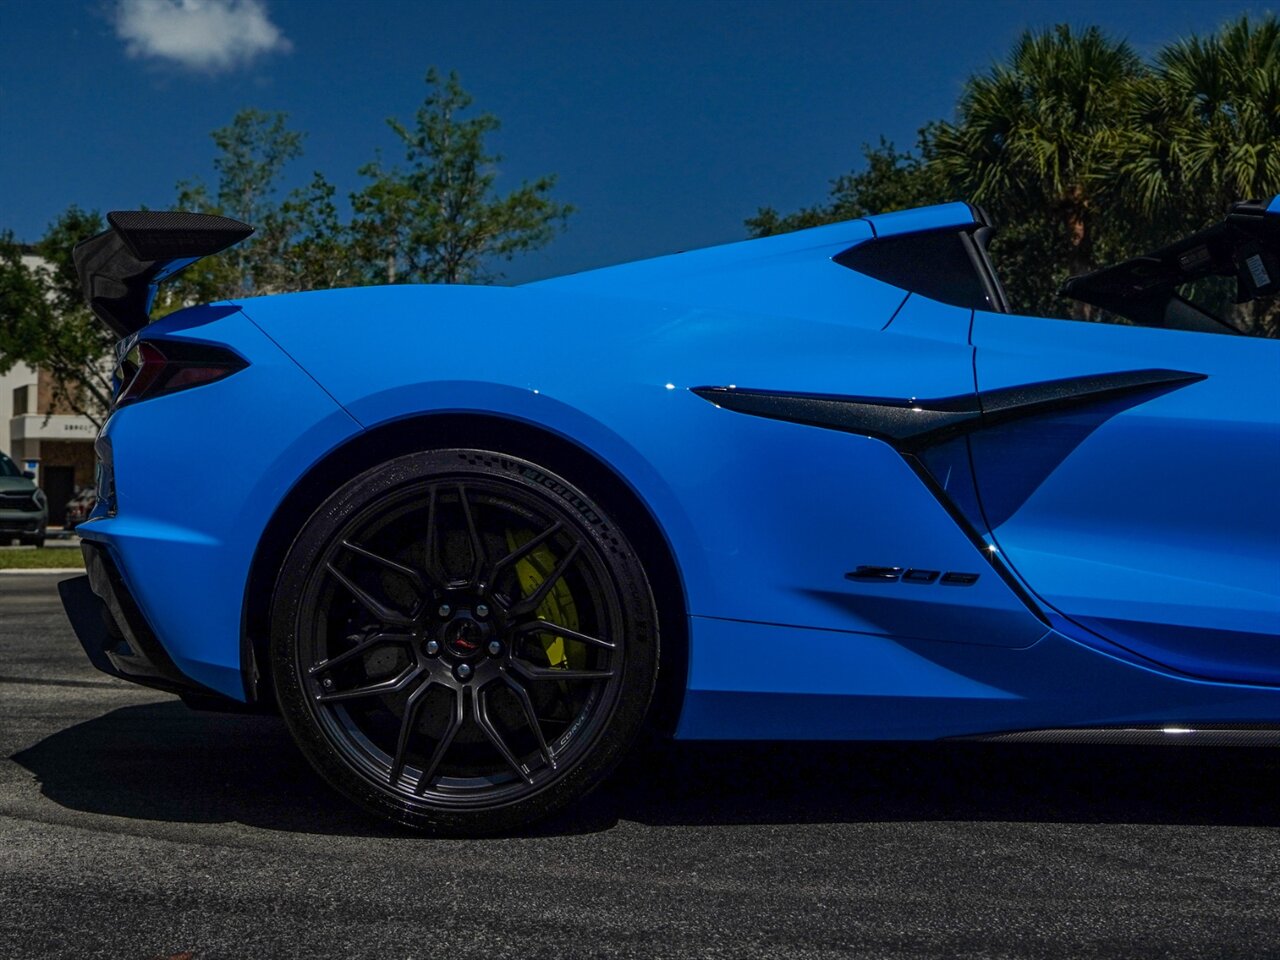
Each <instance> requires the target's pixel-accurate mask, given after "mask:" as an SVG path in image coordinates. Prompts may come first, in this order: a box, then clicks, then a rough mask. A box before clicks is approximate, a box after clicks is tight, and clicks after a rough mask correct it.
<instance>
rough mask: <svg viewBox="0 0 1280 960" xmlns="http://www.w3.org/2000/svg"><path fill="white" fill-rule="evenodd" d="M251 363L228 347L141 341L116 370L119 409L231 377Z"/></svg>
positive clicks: (166, 341)
mask: <svg viewBox="0 0 1280 960" xmlns="http://www.w3.org/2000/svg"><path fill="white" fill-rule="evenodd" d="M246 366H248V364H247V363H246V362H245V361H244V359H243V358H242V357H240V356H239V355H238V354H235V353H233V352H232V351H230V350H228V349H226V348H225V347H216V346H213V345H211V344H204V343H188V342H186V341H183V340H140V341H138V342H137V343H136V344H134V346H133V349H131V350H130V351H129V352H128V353H127V354H125V356H124V358H123V359H122V360H121V361H120V366H119V367H118V368H117V370H116V380H117V382H118V383H119V387H118V391H119V392H118V393H117V394H116V397H115V405H116V406H117V407H119V406H122V405H124V404H126V403H133V402H135V401H137V400H147V399H150V398H151V397H159V396H163V395H164V394H166V393H176V392H177V391H179V390H187V389H189V388H191V387H198V386H201V385H203V384H206V383H214V382H216V381H218V380H221V379H222V378H223V377H229V376H231V374H233V373H235V372H236V371H237V370H243V369H244V368H245V367H246Z"/></svg>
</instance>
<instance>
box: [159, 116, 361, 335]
mask: <svg viewBox="0 0 1280 960" xmlns="http://www.w3.org/2000/svg"><path fill="white" fill-rule="evenodd" d="M287 121H288V118H287V116H286V114H284V113H281V112H278V111H277V112H265V111H262V110H255V109H245V110H241V111H239V112H238V113H237V114H236V115H235V116H234V117H232V119H231V122H230V123H229V124H227V125H226V126H225V127H219V128H218V129H216V130H214V131H213V133H212V134H211V135H210V136H211V137H212V139H213V144H214V147H215V148H216V150H217V153H216V154H215V156H214V160H213V168H214V171H215V172H216V174H217V183H216V185H215V186H214V187H213V188H212V189H211V188H210V187H209V186H208V185H206V184H205V183H204V182H203V181H201V180H199V179H196V180H184V181H181V182H180V183H179V184H178V187H177V208H178V209H180V210H195V211H199V212H201V213H212V214H217V215H219V216H224V217H234V218H235V219H237V220H242V221H244V222H245V223H248V224H250V225H252V226H253V227H254V228H255V233H254V235H253V236H252V237H250V238H249V239H248V240H246V241H245V242H244V243H241V244H238V245H237V246H235V247H233V248H232V249H231V250H228V251H226V252H225V253H223V254H220V255H219V256H217V257H209V258H206V259H204V260H201V261H199V262H198V263H196V264H194V265H193V266H191V267H189V268H188V269H187V270H185V271H184V272H183V273H181V274H179V275H178V277H177V278H176V279H175V280H174V282H172V283H171V284H168V285H166V286H165V287H162V288H161V294H160V296H159V297H158V301H157V304H156V309H155V311H154V315H156V316H160V315H162V314H163V313H165V312H168V311H170V310H174V309H177V308H179V307H181V306H184V305H186V304H189V303H202V302H206V301H209V300H220V299H228V298H237V297H246V296H254V295H257V294H263V293H280V292H284V291H289V290H300V289H305V288H306V286H305V285H306V284H308V283H313V285H315V286H331V285H334V284H333V283H332V282H326V281H325V276H326V269H325V268H326V267H327V266H328V265H330V263H331V260H332V248H333V247H334V246H335V245H340V244H341V243H342V242H343V236H344V235H343V230H342V227H341V224H340V223H339V222H338V218H337V213H336V209H335V208H334V205H333V193H334V190H333V188H332V186H330V185H329V184H328V182H327V181H326V180H324V178H323V177H322V176H321V175H320V174H318V173H317V174H316V175H315V177H314V179H313V180H312V182H311V184H309V185H308V186H307V187H303V188H299V189H298V190H295V191H294V192H293V193H291V194H289V196H288V197H286V198H285V199H284V200H283V201H281V200H280V199H279V198H278V194H279V191H280V181H281V179H282V178H283V176H284V173H285V170H286V168H287V167H288V165H289V164H290V163H291V162H292V161H294V160H296V159H298V158H299V157H300V156H301V155H302V140H303V135H302V134H301V133H300V132H298V131H295V130H290V129H289V128H288V125H287ZM316 258H318V260H317V259H316ZM316 281H319V282H316Z"/></svg>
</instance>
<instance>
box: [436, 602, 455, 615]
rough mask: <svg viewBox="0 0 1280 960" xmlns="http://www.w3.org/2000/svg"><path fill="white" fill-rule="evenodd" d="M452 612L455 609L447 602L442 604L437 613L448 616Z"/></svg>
mask: <svg viewBox="0 0 1280 960" xmlns="http://www.w3.org/2000/svg"><path fill="white" fill-rule="evenodd" d="M452 612H453V610H452V609H450V607H449V605H448V604H447V603H442V604H440V609H439V610H437V611H436V613H438V614H440V616H442V617H447V616H448V615H449V614H451V613H452Z"/></svg>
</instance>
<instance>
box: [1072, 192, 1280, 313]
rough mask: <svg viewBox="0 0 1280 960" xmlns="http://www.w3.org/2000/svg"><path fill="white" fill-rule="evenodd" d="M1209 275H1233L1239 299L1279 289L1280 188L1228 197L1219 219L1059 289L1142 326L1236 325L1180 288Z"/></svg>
mask: <svg viewBox="0 0 1280 960" xmlns="http://www.w3.org/2000/svg"><path fill="white" fill-rule="evenodd" d="M1206 277H1228V278H1231V277H1234V278H1235V280H1236V297H1235V302H1236V303H1248V302H1250V301H1252V300H1257V299H1259V298H1261V297H1267V296H1272V295H1274V294H1275V293H1276V292H1277V291H1280V196H1277V197H1275V198H1273V199H1272V200H1271V202H1270V203H1269V204H1268V203H1267V202H1266V201H1264V200H1248V201H1245V202H1243V203H1237V204H1233V205H1232V207H1231V210H1230V212H1229V213H1228V214H1227V216H1226V219H1224V220H1223V221H1222V222H1221V223H1216V224H1214V225H1213V226H1211V227H1207V228H1206V229H1204V230H1201V231H1199V232H1198V233H1193V234H1192V235H1191V236H1189V237H1186V238H1184V239H1182V240H1179V241H1177V242H1176V243H1172V244H1170V245H1169V246H1167V247H1161V248H1160V249H1159V250H1154V251H1152V252H1151V253H1148V254H1144V255H1143V256H1141V257H1135V258H1134V259H1132V260H1126V261H1124V262H1123V263H1117V264H1115V265H1113V266H1110V267H1104V268H1102V269H1101V270H1095V271H1094V272H1092V273H1086V274H1082V275H1080V276H1075V277H1071V278H1070V279H1069V280H1067V282H1066V283H1065V284H1064V285H1063V287H1062V291H1061V292H1062V294H1063V295H1064V296H1067V297H1070V298H1071V299H1073V300H1078V301H1080V302H1082V303H1087V304H1091V305H1093V306H1096V307H1101V308H1102V309H1104V310H1108V311H1111V312H1112V313H1117V314H1119V315H1121V316H1123V317H1127V318H1129V319H1131V320H1133V321H1134V322H1136V323H1138V324H1140V325H1142V326H1148V327H1171V328H1175V329H1183V330H1214V331H1217V332H1221V331H1222V330H1223V328H1226V329H1228V330H1232V331H1234V330H1235V327H1233V326H1231V325H1230V324H1228V323H1226V322H1225V321H1224V320H1222V319H1221V318H1219V317H1216V316H1214V315H1213V314H1211V313H1208V312H1207V311H1205V310H1204V309H1202V308H1200V307H1197V306H1195V305H1194V304H1192V303H1190V302H1189V301H1188V300H1186V299H1185V298H1184V297H1182V296H1180V295H1179V292H1178V291H1179V288H1180V287H1183V286H1185V285H1187V284H1190V283H1194V282H1195V281H1197V280H1202V279H1204V278H1206ZM1236 332H1238V331H1236Z"/></svg>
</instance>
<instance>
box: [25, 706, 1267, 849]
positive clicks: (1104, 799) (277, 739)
mask: <svg viewBox="0 0 1280 960" xmlns="http://www.w3.org/2000/svg"><path fill="white" fill-rule="evenodd" d="M12 759H13V760H14V761H15V762H17V763H19V764H21V765H22V766H23V767H25V768H26V769H28V770H29V771H31V773H33V774H34V775H35V777H36V778H37V779H38V781H39V782H40V785H41V789H42V792H43V794H44V795H45V796H46V797H48V798H49V799H50V800H52V801H54V802H55V803H57V804H59V805H61V806H63V807H66V808H69V809H73V810H79V811H84V812H89V813H97V814H107V815H111V816H118V817H128V818H134V819H142V820H153V821H164V822H178V823H222V822H239V823H243V824H245V825H249V826H258V827H264V828H267V829H274V830H283V831H294V832H300V833H318V834H343V835H368V836H393V835H396V834H397V833H398V831H397V829H396V828H394V827H391V826H384V825H382V824H380V823H379V822H377V821H375V820H373V819H372V818H371V817H368V816H366V815H365V814H363V813H362V812H361V811H359V810H357V809H355V808H354V807H353V806H351V805H350V804H348V803H347V802H346V801H345V800H343V799H342V798H340V797H338V796H337V795H336V794H334V793H333V792H332V791H331V790H330V789H329V788H328V787H327V786H326V785H325V784H324V783H323V782H322V781H321V780H320V778H319V777H318V776H317V775H316V774H314V773H313V772H312V770H311V768H310V767H309V766H308V765H307V763H306V761H305V760H304V759H303V758H302V756H301V755H300V754H299V753H298V751H297V750H296V748H295V747H294V746H293V744H292V742H291V741H290V739H289V735H288V733H287V731H286V730H285V728H284V724H283V723H282V722H281V721H280V720H278V719H276V718H272V717H261V716H240V715H224V714H211V713H198V712H195V711H191V710H188V709H187V708H186V707H185V706H183V705H182V704H180V703H178V702H177V701H172V702H162V703H152V704H145V705H141V706H131V707H123V708H121V709H118V710H114V711H112V712H110V713H107V714H104V715H103V716H101V717H98V718H96V719H93V720H89V721H85V722H83V723H80V724H77V725H75V726H73V727H69V728H67V729H65V730H61V731H59V732H58V733H55V734H53V735H51V736H49V737H47V738H45V739H44V740H42V741H40V742H39V743H37V744H36V745H35V746H33V747H30V748H29V749H27V750H24V751H22V752H20V753H17V754H15V755H14V756H13V758H12ZM1278 773H1280V751H1275V750H1268V749H1253V748H1244V747H1202V746H1196V747H1187V746H1181V747H1178V746H1169V747H1143V748H1138V747H1120V746H1099V747H1083V746H1071V745H1027V744H1017V745H1013V744H978V743H930V744H874V745H865V744H815V743H802V744H777V743H774V744H754V743H715V744H712V743H664V744H660V745H652V746H645V747H642V748H640V749H638V750H636V751H635V752H634V753H633V754H632V755H631V756H630V757H629V758H628V759H627V760H626V761H625V762H624V764H623V765H622V767H621V768H620V769H619V770H618V772H617V773H615V774H614V776H613V777H612V778H611V779H610V780H609V781H608V782H607V783H606V784H604V785H603V786H602V787H601V788H600V789H599V790H597V791H596V792H595V793H593V794H592V795H591V797H590V798H589V799H587V800H585V801H583V802H581V803H579V804H577V805H575V806H574V807H573V808H571V809H570V810H568V811H566V812H565V813H563V814H561V815H559V816H557V817H556V818H554V819H552V820H549V821H547V822H545V823H543V824H540V825H538V826H537V827H535V828H533V829H532V830H531V831H530V835H536V836H548V835H558V834H574V833H590V832H597V831H601V830H607V829H609V828H610V827H612V826H613V825H615V824H616V823H617V822H618V821H619V820H630V821H637V822H640V823H645V824H650V825H654V826H670V825H714V824H804V823H855V822H899V821H1013V822H1035V823H1052V822H1062V823H1140V824H1197V825H1206V824H1207V825H1212V824H1221V825H1250V826H1268V827H1274V826H1280V803H1277V791H1276V789H1275V787H1274V784H1276V783H1277V782H1278V778H1277V774H1278Z"/></svg>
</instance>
